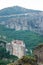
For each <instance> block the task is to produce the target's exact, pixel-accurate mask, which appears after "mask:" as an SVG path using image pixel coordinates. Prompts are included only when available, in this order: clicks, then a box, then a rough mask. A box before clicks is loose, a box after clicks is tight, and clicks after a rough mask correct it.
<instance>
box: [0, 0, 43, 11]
mask: <svg viewBox="0 0 43 65" xmlns="http://www.w3.org/2000/svg"><path fill="white" fill-rule="evenodd" d="M16 5H17V6H21V7H24V8H28V9H35V10H42V11H43V0H0V9H3V8H6V7H11V6H16Z"/></svg>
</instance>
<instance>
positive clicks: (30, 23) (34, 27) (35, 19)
mask: <svg viewBox="0 0 43 65" xmlns="http://www.w3.org/2000/svg"><path fill="white" fill-rule="evenodd" d="M0 25H4V26H5V27H7V28H11V29H14V30H30V31H35V32H37V33H40V34H43V12H42V11H36V10H28V9H25V8H22V7H18V6H15V7H10V8H5V9H3V10H1V11H0Z"/></svg>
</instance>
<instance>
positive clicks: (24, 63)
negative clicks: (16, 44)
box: [8, 56, 37, 65]
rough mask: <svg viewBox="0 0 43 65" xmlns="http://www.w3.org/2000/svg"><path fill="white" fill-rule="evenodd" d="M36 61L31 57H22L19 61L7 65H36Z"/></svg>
mask: <svg viewBox="0 0 43 65" xmlns="http://www.w3.org/2000/svg"><path fill="white" fill-rule="evenodd" d="M36 60H37V59H36V58H35V57H32V56H24V57H22V58H21V59H18V60H17V61H16V62H14V63H11V64H8V65H37V61H36Z"/></svg>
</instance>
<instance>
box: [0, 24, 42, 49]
mask: <svg viewBox="0 0 43 65" xmlns="http://www.w3.org/2000/svg"><path fill="white" fill-rule="evenodd" d="M0 36H1V37H0V39H3V36H5V37H6V39H3V40H5V41H7V42H11V41H12V40H16V39H17V40H23V41H24V43H25V44H26V47H27V48H28V49H30V48H31V49H33V48H34V47H35V46H37V45H38V44H40V43H43V36H40V35H39V34H36V33H34V32H31V31H27V30H25V31H22V30H21V31H15V30H14V29H7V28H5V27H4V26H2V25H0Z"/></svg>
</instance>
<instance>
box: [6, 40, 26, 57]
mask: <svg viewBox="0 0 43 65" xmlns="http://www.w3.org/2000/svg"><path fill="white" fill-rule="evenodd" d="M7 50H9V51H10V54H11V55H15V56H17V57H19V58H21V57H22V56H24V55H25V54H26V47H25V43H24V42H23V41H21V40H13V41H11V43H9V44H7Z"/></svg>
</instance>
